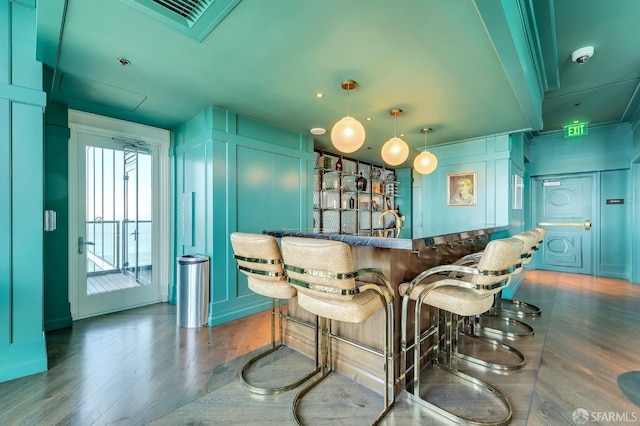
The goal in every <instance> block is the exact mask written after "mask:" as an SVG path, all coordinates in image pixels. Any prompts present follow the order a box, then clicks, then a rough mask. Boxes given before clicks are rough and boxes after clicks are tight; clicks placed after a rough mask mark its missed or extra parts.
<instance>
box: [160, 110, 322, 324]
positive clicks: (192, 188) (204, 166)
mask: <svg viewBox="0 0 640 426" xmlns="http://www.w3.org/2000/svg"><path fill="white" fill-rule="evenodd" d="M172 144H173V146H172V150H171V151H172V152H171V155H172V165H173V172H172V173H173V185H172V186H173V188H174V189H173V192H174V194H173V197H172V198H173V200H174V214H173V216H174V218H175V223H174V224H173V230H174V232H173V244H172V247H173V250H174V253H175V257H177V256H181V255H183V254H194V253H196V254H204V255H207V256H209V257H210V259H211V277H210V278H211V281H210V290H211V303H210V315H209V325H215V324H220V323H223V322H226V321H230V320H232V319H236V318H240V317H243V316H246V315H250V314H252V313H255V312H259V311H261V310H264V309H267V308H269V307H270V301H269V300H268V299H267V298H264V297H262V296H258V295H256V294H254V293H253V292H252V291H250V290H249V289H248V286H247V282H246V278H245V276H244V275H242V274H238V272H237V270H236V261H235V260H234V259H233V251H232V249H231V245H230V243H229V234H231V233H232V232H235V231H240V232H254V233H261V232H262V231H263V230H265V229H282V228H292V229H298V228H307V227H310V226H311V220H312V219H311V218H312V206H313V202H312V198H311V197H312V185H313V180H312V179H313V165H314V161H315V160H314V159H315V157H314V155H313V140H312V139H311V138H310V137H308V136H305V135H302V134H294V133H291V132H287V131H284V130H282V129H278V128H275V127H273V126H270V125H267V124H264V123H261V122H257V121H254V120H251V119H249V118H246V117H242V116H239V115H236V114H234V113H232V112H230V111H225V110H222V109H218V108H208V109H206V110H204V111H202V112H201V113H200V114H198V115H197V116H196V117H194V118H193V119H192V120H190V121H189V122H188V123H185V124H184V125H183V126H181V127H180V128H178V129H176V130H175V131H174V132H173V142H172ZM174 269H175V265H174ZM172 276H173V277H174V280H173V283H172V284H171V285H170V292H169V300H170V301H172V302H175V294H176V279H175V277H176V274H175V270H174V273H173V274H172Z"/></svg>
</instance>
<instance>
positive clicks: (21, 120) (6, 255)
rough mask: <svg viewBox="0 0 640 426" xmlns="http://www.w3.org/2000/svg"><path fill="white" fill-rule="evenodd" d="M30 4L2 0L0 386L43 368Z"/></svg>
mask: <svg viewBox="0 0 640 426" xmlns="http://www.w3.org/2000/svg"><path fill="white" fill-rule="evenodd" d="M35 25H36V11H35V0H33V1H31V2H29V1H23V2H20V3H18V2H10V1H8V0H0V52H3V54H2V55H0V200H2V203H0V382H1V381H5V380H10V379H13V378H16V377H21V376H26V375H29V374H34V373H38V372H40V371H44V370H46V369H47V352H46V344H45V339H44V332H43V308H42V306H43V256H42V251H43V249H42V248H43V179H44V173H43V167H42V164H43V117H42V114H43V108H44V106H45V102H46V96H45V93H44V92H43V91H42V65H41V64H40V63H39V62H37V61H36V60H35V45H36V43H35V34H36V32H35Z"/></svg>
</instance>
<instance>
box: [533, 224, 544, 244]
mask: <svg viewBox="0 0 640 426" xmlns="http://www.w3.org/2000/svg"><path fill="white" fill-rule="evenodd" d="M532 231H535V232H537V233H538V244H537V245H538V246H539V245H540V244H541V243H542V240H544V236H545V235H547V230H546V229H545V228H542V227H540V226H538V227H537V228H534V229H532Z"/></svg>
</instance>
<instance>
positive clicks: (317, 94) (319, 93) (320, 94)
mask: <svg viewBox="0 0 640 426" xmlns="http://www.w3.org/2000/svg"><path fill="white" fill-rule="evenodd" d="M316 98H318V99H320V98H324V93H322V92H318V93H316Z"/></svg>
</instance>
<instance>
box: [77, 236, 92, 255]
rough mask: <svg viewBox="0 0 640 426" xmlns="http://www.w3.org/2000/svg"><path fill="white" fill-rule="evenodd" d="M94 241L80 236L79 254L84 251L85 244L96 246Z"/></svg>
mask: <svg viewBox="0 0 640 426" xmlns="http://www.w3.org/2000/svg"><path fill="white" fill-rule="evenodd" d="M95 245H96V244H95V243H94V242H92V241H85V240H84V237H78V254H82V253H84V246H95Z"/></svg>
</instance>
